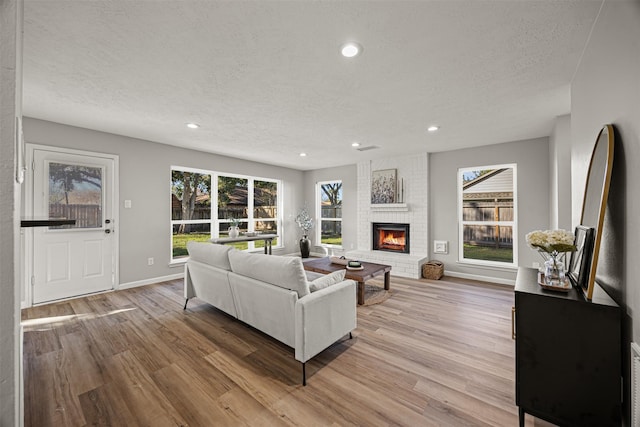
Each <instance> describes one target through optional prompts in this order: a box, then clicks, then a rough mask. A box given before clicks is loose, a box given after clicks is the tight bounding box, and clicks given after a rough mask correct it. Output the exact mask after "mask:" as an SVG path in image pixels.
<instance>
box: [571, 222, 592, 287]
mask: <svg viewBox="0 0 640 427" xmlns="http://www.w3.org/2000/svg"><path fill="white" fill-rule="evenodd" d="M574 234H575V236H576V238H575V241H574V245H575V246H576V250H575V252H573V253H572V254H571V262H570V263H569V272H568V274H567V275H568V276H569V279H570V280H571V282H572V283H573V284H574V285H575V286H576V287H578V288H580V289H585V287H586V285H587V274H588V273H589V270H588V268H589V261H591V251H592V250H593V228H592V227H585V226H582V225H578V226H577V227H576V232H575V233H574Z"/></svg>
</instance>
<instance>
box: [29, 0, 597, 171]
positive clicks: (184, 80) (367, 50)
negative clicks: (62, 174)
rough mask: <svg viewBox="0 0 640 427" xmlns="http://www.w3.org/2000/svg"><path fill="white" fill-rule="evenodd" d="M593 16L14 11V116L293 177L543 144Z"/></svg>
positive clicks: (131, 5) (339, 8)
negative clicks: (397, 159)
mask: <svg viewBox="0 0 640 427" xmlns="http://www.w3.org/2000/svg"><path fill="white" fill-rule="evenodd" d="M600 4H601V0H597V1H589V0H578V1H566V0H552V1H545V0H501V1H478V0H468V1H464V0H458V1H455V0H454V1H452V0H450V1H407V2H405V1H340V2H338V1H266V0H263V1H56V0H46V1H44V0H43V1H34V0H25V13H24V17H25V25H24V115H25V116H29V117H35V118H40V119H44V120H51V121H55V122H59V123H65V124H70V125H74V126H80V127H85V128H89V129H96V130H100V131H105V132H111V133H116V134H121V135H127V136H131V137H136V138H141V139H148V140H151V141H155V142H160V143H165V144H171V145H176V146H182V147H188V148H193V149H197V150H202V151H208V152H213V153H220V154H225V155H229V156H234V157H240V158H245V159H250V160H255V161H260V162H265V163H270V164H276V165H281V166H288V167H292V168H295V169H300V170H308V169H318V168H324V167H330V166H338V165H344V164H353V163H357V162H360V161H363V160H367V159H375V158H382V157H388V156H394V155H398V154H407V153H417V152H425V151H429V152H434V151H444V150H453V149H459V148H464V147H473V146H481V145H486V144H495V143H500V142H509V141H516V140H521V139H528V138H536V137H541V136H547V135H549V134H550V133H551V130H552V127H553V120H554V118H555V117H556V116H558V115H562V114H567V113H569V112H570V92H569V87H570V82H571V78H572V76H573V73H574V71H575V69H576V66H577V64H578V62H579V60H580V55H581V53H582V50H583V48H584V46H585V43H586V41H587V38H588V35H589V31H590V29H591V25H592V24H593V21H594V20H595V18H596V15H597V13H598V11H599V8H600ZM348 40H355V41H357V42H359V43H360V44H362V45H363V46H364V52H363V53H362V54H361V55H360V56H358V57H356V58H353V59H346V58H343V57H342V56H340V54H339V48H340V45H341V44H342V43H344V42H345V41H348ZM187 122H196V123H199V124H200V125H201V126H202V127H201V128H200V129H197V130H190V129H187V128H186V127H185V123H187ZM431 124H437V125H439V126H441V130H440V131H439V132H437V133H435V134H430V133H428V132H427V131H426V128H427V127H428V126H429V125H431ZM354 141H357V142H359V143H360V144H361V145H362V146H364V147H367V146H377V147H379V148H377V149H374V150H368V151H358V150H356V149H354V148H352V147H351V143H352V142H354ZM300 152H306V153H307V154H308V156H307V157H304V158H301V157H299V153H300Z"/></svg>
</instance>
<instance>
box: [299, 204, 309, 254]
mask: <svg viewBox="0 0 640 427" xmlns="http://www.w3.org/2000/svg"><path fill="white" fill-rule="evenodd" d="M296 224H298V227H300V229H301V230H302V238H301V239H300V255H301V256H302V258H309V252H310V248H311V242H310V241H309V238H308V237H307V234H308V233H309V230H311V229H312V228H313V219H312V218H311V215H309V211H307V207H306V206H305V207H303V208H302V209H300V212H298V215H297V216H296Z"/></svg>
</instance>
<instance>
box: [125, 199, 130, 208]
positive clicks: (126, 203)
mask: <svg viewBox="0 0 640 427" xmlns="http://www.w3.org/2000/svg"><path fill="white" fill-rule="evenodd" d="M124 208H125V209H131V200H125V201H124Z"/></svg>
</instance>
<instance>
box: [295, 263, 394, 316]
mask: <svg viewBox="0 0 640 427" xmlns="http://www.w3.org/2000/svg"><path fill="white" fill-rule="evenodd" d="M360 264H362V266H363V267H364V268H363V269H362V270H348V269H347V267H346V266H344V265H341V264H333V263H332V262H331V259H330V258H329V257H325V258H317V259H315V258H314V259H310V260H306V261H304V262H303V265H304V269H305V270H308V271H315V272H316V273H322V274H329V273H333V272H334V271H338V270H347V274H346V275H345V278H347V279H351V280H355V281H356V282H358V304H359V305H362V304H364V282H366V281H367V280H369V279H373V278H374V277H376V276H380V275H382V274H384V288H385V289H386V290H389V287H390V280H389V279H390V277H389V276H390V272H391V266H390V265H384V264H374V263H372V262H362V261H361V262H360Z"/></svg>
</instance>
